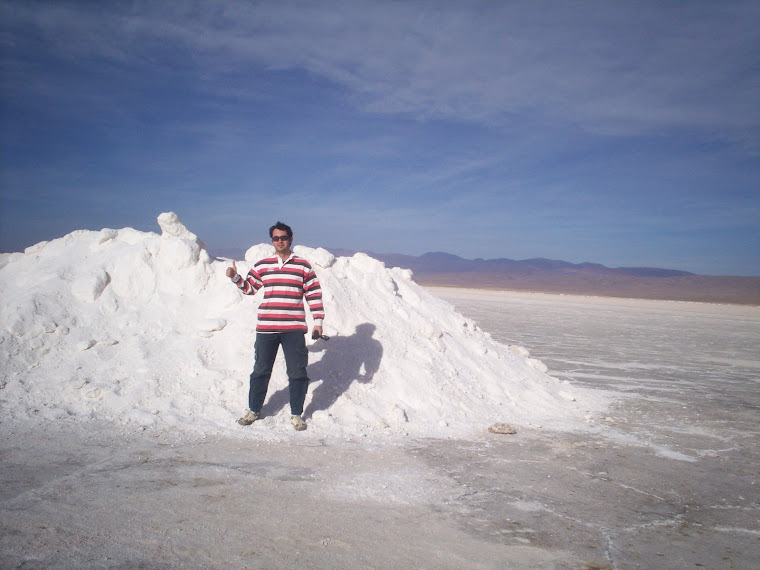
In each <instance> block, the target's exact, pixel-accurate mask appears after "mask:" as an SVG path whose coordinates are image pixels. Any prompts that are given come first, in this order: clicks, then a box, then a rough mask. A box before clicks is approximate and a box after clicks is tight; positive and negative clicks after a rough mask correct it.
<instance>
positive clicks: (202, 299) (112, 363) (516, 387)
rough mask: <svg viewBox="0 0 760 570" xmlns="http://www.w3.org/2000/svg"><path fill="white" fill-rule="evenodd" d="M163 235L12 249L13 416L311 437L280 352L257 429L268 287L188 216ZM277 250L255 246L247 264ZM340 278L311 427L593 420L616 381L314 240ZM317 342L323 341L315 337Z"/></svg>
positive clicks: (325, 280)
mask: <svg viewBox="0 0 760 570" xmlns="http://www.w3.org/2000/svg"><path fill="white" fill-rule="evenodd" d="M158 219H159V225H160V226H161V228H162V229H163V232H162V235H157V234H155V233H152V232H147V233H146V232H139V231H136V230H134V229H132V228H124V229H121V230H112V229H104V230H101V231H100V232H93V231H84V230H79V231H75V232H73V233H71V234H69V235H67V236H65V237H63V238H60V239H56V240H53V241H50V242H42V243H40V244H37V245H35V246H33V247H30V248H28V249H27V250H26V252H25V253H23V254H21V253H12V254H0V294H1V295H2V299H3V301H4V302H3V304H2V309H1V310H0V358H1V359H2V362H3V363H4V364H3V372H2V378H1V379H0V394H1V395H2V400H1V401H0V420H7V419H38V420H55V419H58V418H69V419H81V420H88V419H105V420H109V421H112V422H115V423H117V424H127V425H133V426H135V427H139V426H149V425H152V426H155V427H166V426H178V427H181V428H182V429H183V430H189V431H194V432H200V433H203V434H206V433H237V434H241V435H243V436H245V437H264V438H281V437H294V433H291V432H292V429H290V430H288V428H289V421H288V420H289V414H290V411H289V406H288V396H287V376H286V373H285V366H284V361H283V359H282V355H279V356H278V360H277V363H276V365H275V370H274V373H273V376H272V382H271V384H270V391H269V396H268V399H267V402H266V403H265V405H264V409H263V413H264V418H263V419H262V420H260V421H259V422H256V423H255V424H254V425H252V426H250V427H247V428H241V427H240V426H238V425H237V424H236V423H235V420H236V419H237V418H238V417H239V416H240V415H241V414H242V412H243V411H244V410H245V409H246V407H247V401H248V400H247V397H248V376H249V374H250V372H251V369H252V366H253V343H254V340H255V326H256V307H257V306H258V303H259V300H260V299H259V296H258V295H257V296H255V297H250V296H244V295H242V294H241V293H240V292H239V291H238V290H237V289H236V287H235V286H234V285H232V284H231V283H230V281H229V279H227V277H225V269H226V268H227V266H228V265H229V261H227V260H221V259H212V258H211V257H210V256H209V255H208V253H207V251H206V247H205V244H203V242H202V241H200V240H199V239H198V238H197V237H196V236H195V234H193V233H191V232H190V231H188V230H187V229H186V228H185V227H184V226H183V225H182V224H181V222H180V221H179V220H178V219H177V216H176V215H175V214H173V213H165V214H161V216H159V218H158ZM272 251H273V249H272V247H271V245H269V244H261V245H255V246H253V247H252V248H251V249H249V250H248V252H247V253H246V256H245V260H244V261H243V260H241V261H238V262H237V267H238V271H239V273H240V274H241V275H244V274H245V273H246V272H247V271H248V269H249V267H250V266H251V264H252V263H253V262H255V261H256V260H258V259H260V258H261V257H262V256H264V255H267V254H269V253H271V252H272ZM295 251H296V253H297V254H298V255H300V256H302V257H305V258H306V259H308V260H310V261H311V263H312V264H313V265H314V268H315V271H316V272H317V275H318V277H319V280H320V282H321V283H322V288H323V295H324V302H325V307H326V311H327V318H326V321H325V331H324V332H325V334H327V335H329V336H331V337H332V338H331V339H330V340H329V341H325V340H318V341H311V340H310V339H309V340H308V341H307V342H308V344H309V350H310V353H311V354H310V365H309V376H310V378H311V380H312V383H311V385H310V388H309V395H308V397H307V400H306V410H305V412H304V416H305V418H306V419H307V421H308V423H309V429H308V431H307V432H304V433H302V434H298V436H299V437H333V436H334V437H342V438H353V437H364V436H370V435H371V436H373V437H381V436H383V435H386V434H387V435H389V436H398V435H411V436H425V437H462V436H466V435H471V434H473V433H475V432H484V431H485V430H486V429H487V428H488V426H489V425H491V424H493V423H495V422H509V423H510V424H512V425H541V426H543V427H544V428H550V429H575V428H578V427H580V426H581V425H582V424H583V423H585V421H586V419H585V418H586V417H587V416H589V415H594V414H598V413H600V412H601V411H602V410H603V409H604V408H605V406H606V405H607V403H608V402H607V399H606V397H605V396H603V395H602V394H601V393H598V392H594V391H590V390H587V389H580V388H577V387H574V386H572V385H570V384H569V383H567V382H563V381H559V380H557V379H555V378H553V377H551V376H548V375H547V374H546V367H545V366H544V365H543V364H542V363H541V362H539V361H537V360H535V359H532V358H530V356H529V353H528V351H527V350H525V349H524V348H521V347H507V346H504V345H501V344H499V343H497V342H495V341H494V340H492V339H491V337H490V336H489V335H488V334H487V333H485V332H483V331H482V330H480V329H479V328H478V327H477V326H476V325H475V323H474V322H472V321H470V320H468V319H465V318H464V317H462V316H461V315H459V314H458V313H457V312H456V311H455V310H454V309H453V308H452V306H451V305H449V304H448V303H446V302H445V301H443V300H441V299H438V298H437V297H435V296H433V295H432V294H430V293H428V292H427V291H426V290H424V289H422V288H421V287H419V286H418V285H417V284H416V283H414V281H412V274H411V272H410V271H408V270H402V269H399V268H392V269H388V268H386V267H385V266H384V265H383V263H381V262H380V261H377V260H375V259H373V258H371V257H369V256H367V255H365V254H361V253H358V254H356V255H354V256H353V257H338V258H336V257H334V256H333V255H332V254H330V253H329V252H328V251H325V250H324V249H321V248H318V249H311V248H307V247H303V246H296V248H295ZM307 338H309V337H307Z"/></svg>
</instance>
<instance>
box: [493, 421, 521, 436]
mask: <svg viewBox="0 0 760 570" xmlns="http://www.w3.org/2000/svg"><path fill="white" fill-rule="evenodd" d="M488 431H490V432H491V433H502V434H513V433H517V430H516V429H515V428H513V427H512V426H511V425H509V424H504V423H495V424H491V425H490V426H489V427H488Z"/></svg>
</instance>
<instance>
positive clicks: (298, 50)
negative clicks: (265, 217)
mask: <svg viewBox="0 0 760 570" xmlns="http://www.w3.org/2000/svg"><path fill="white" fill-rule="evenodd" d="M136 6H138V8H125V7H124V5H114V4H108V5H103V6H102V7H101V8H100V9H98V10H92V8H91V7H88V6H85V5H82V4H69V5H66V4H64V5H63V6H58V5H51V4H38V3H23V4H13V5H12V6H11V7H7V8H6V9H5V11H6V13H5V14H4V17H10V18H11V22H12V25H15V26H24V27H26V28H29V29H31V30H34V31H35V32H36V35H37V37H39V39H40V41H42V42H43V43H48V44H49V45H50V47H51V50H53V51H55V53H56V54H57V56H58V57H60V58H62V59H68V60H72V61H76V60H78V59H80V58H97V59H101V60H107V61H111V62H113V64H114V65H123V66H127V67H129V66H138V67H140V68H141V69H146V68H151V69H153V71H154V72H155V73H172V66H175V65H178V64H179V65H181V66H182V67H183V68H186V69H187V70H190V71H192V72H193V73H194V74H195V75H196V77H197V79H198V83H197V85H196V86H195V87H197V88H200V89H215V90H217V91H218V92H219V93H220V94H224V93H226V94H227V95H228V96H230V97H236V96H243V97H245V96H249V97H250V96H252V95H251V91H250V90H249V89H247V86H248V85H249V84H248V82H247V81H246V76H249V77H254V76H255V75H256V73H257V70H259V69H261V68H262V67H263V68H266V69H270V70H271V69H283V70H287V69H302V70H306V71H308V72H309V73H311V74H313V75H314V76H316V77H322V78H325V79H327V80H329V81H331V82H334V83H335V84H337V85H340V86H342V87H343V88H345V89H346V90H347V95H348V96H349V97H350V98H351V100H352V101H353V103H354V104H355V105H357V106H359V107H360V108H362V109H364V110H366V111H370V112H376V113H391V114H398V113H401V114H409V115H411V116H414V117H417V118H419V119H426V118H445V119H452V120H465V121H475V122H480V123H486V124H490V125H493V124H497V125H501V126H502V127H503V128H508V127H509V125H510V124H511V121H512V118H513V117H514V115H516V114H520V115H525V114H527V115H529V116H534V117H535V120H538V121H542V122H550V121H555V122H561V123H567V124H575V125H578V126H580V127H582V128H584V129H588V130H592V131H595V132H599V133H607V134H616V135H628V134H636V133H642V132H658V131H661V130H667V129H689V130H693V131H694V132H696V133H701V134H702V135H703V136H706V137H707V136H711V137H712V136H723V137H733V138H743V139H744V140H745V141H749V142H750V143H752V144H755V143H756V137H757V135H758V130H760V106H758V105H757V104H756V95H757V93H758V89H759V88H760V84H758V74H757V73H747V72H748V71H750V70H752V69H753V68H754V66H756V61H757V57H758V52H759V50H760V45H758V43H759V40H758V35H757V33H756V29H757V24H758V22H759V21H760V5H758V4H757V3H756V2H751V1H750V2H716V3H673V4H668V5H665V6H663V5H662V3H659V2H651V3H649V2H644V3H641V2H637V3H623V2H614V3H613V2H601V1H600V2H586V3H570V2H559V1H551V2H550V1H538V2H532V3H524V2H514V3H511V2H510V3H502V2H498V3H497V2H482V3H477V2H476V3H459V2H366V1H357V2H350V3H347V2H336V3H331V2H299V3H282V2H261V3H255V4H251V3H247V2H240V3H235V2H220V3H213V2H162V3H145V4H140V3H138V4H136ZM753 30H754V32H753ZM178 55H179V56H184V58H181V57H180V58H178V57H177V56H178ZM225 77H233V78H234V79H235V80H234V81H224V78H225ZM753 141H754V142H753Z"/></svg>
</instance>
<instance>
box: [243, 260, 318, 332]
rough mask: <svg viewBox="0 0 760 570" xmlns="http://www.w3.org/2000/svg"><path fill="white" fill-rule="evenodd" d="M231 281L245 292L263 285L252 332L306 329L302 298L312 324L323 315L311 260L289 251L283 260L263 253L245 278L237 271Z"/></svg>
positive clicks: (252, 290) (316, 322)
mask: <svg viewBox="0 0 760 570" xmlns="http://www.w3.org/2000/svg"><path fill="white" fill-rule="evenodd" d="M234 283H235V284H236V285H237V286H238V288H239V289H240V290H241V291H242V292H243V293H245V294H246V295H255V294H256V292H257V291H258V290H259V289H261V288H262V287H263V288H264V300H263V301H262V302H261V304H260V305H259V313H258V322H257V323H256V332H262V333H278V332H291V331H302V332H306V331H307V330H308V327H307V326H306V310H305V307H304V302H303V301H304V298H305V299H306V302H307V303H308V304H309V310H310V311H311V315H312V317H314V322H315V324H317V325H321V324H322V319H324V318H325V309H324V306H323V305H322V288H321V286H320V285H319V281H318V280H317V276H316V274H315V273H314V270H313V269H312V267H311V264H310V263H309V262H308V261H306V260H305V259H304V258H302V257H298V256H296V255H291V256H290V257H289V258H288V259H286V260H285V261H284V262H283V261H282V260H281V259H280V258H279V256H277V255H275V256H272V257H267V258H265V259H262V260H261V261H257V262H256V263H255V264H254V266H253V267H252V268H251V270H250V271H249V272H248V275H247V276H246V278H245V279H243V278H242V277H240V276H239V275H238V276H237V279H236V280H235V281H234Z"/></svg>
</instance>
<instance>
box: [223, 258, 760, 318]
mask: <svg viewBox="0 0 760 570" xmlns="http://www.w3.org/2000/svg"><path fill="white" fill-rule="evenodd" d="M330 252H331V253H332V254H334V255H336V256H352V255H354V254H355V253H357V252H356V251H354V250H348V249H331V250H330ZM211 253H212V255H216V256H219V257H228V258H231V259H242V257H243V254H244V252H243V251H242V250H231V249H228V250H215V251H212V252H211ZM366 253H367V255H370V256H371V257H374V258H375V259H378V260H380V261H382V262H383V263H385V265H386V267H403V268H407V269H411V270H412V272H413V273H414V280H415V281H417V282H418V283H419V284H420V285H428V286H441V287H470V288H476V289H504V290H512V291H534V292H542V293H562V294H570V295H596V296H606V297H627V298H638V299H661V300H673V301H697V302H706V303H737V304H749V305H760V277H732V276H709V275H696V274H694V273H689V272H688V271H678V270H674V269H660V268H655V267H614V268H613V267H606V266H604V265H601V264H599V263H570V262H567V261H560V260H554V259H543V258H537V259H523V260H514V259H506V258H500V259H464V258H462V257H459V256H457V255H453V254H450V253H444V252H429V253H425V254H423V255H420V256H413V255H402V254H399V253H373V252H366Z"/></svg>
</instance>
